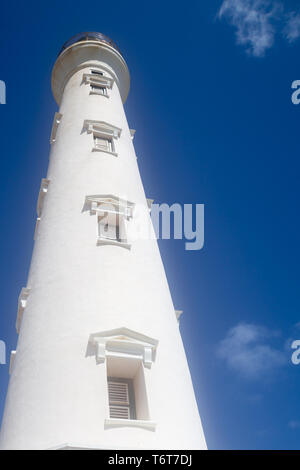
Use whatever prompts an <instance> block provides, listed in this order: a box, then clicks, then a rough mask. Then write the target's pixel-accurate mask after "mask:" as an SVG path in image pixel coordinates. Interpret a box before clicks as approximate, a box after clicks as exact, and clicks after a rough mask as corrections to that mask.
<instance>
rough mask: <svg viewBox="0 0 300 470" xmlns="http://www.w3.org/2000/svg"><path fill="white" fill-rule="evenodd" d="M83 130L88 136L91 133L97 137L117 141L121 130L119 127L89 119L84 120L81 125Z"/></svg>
mask: <svg viewBox="0 0 300 470" xmlns="http://www.w3.org/2000/svg"><path fill="white" fill-rule="evenodd" d="M83 130H85V131H86V132H87V133H88V134H91V133H93V134H94V135H96V136H97V135H99V136H103V137H113V138H114V139H117V138H119V137H120V136H121V132H122V129H120V128H119V127H116V126H113V125H112V124H108V123H107V122H104V121H94V120H91V119H86V120H85V121H84V123H83Z"/></svg>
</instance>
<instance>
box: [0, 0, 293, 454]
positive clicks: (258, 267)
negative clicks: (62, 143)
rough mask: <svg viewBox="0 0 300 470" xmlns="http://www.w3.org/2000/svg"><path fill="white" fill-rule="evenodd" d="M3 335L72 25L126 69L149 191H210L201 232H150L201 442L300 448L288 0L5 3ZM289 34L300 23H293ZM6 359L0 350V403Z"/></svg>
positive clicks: (160, 194)
mask: <svg viewBox="0 0 300 470" xmlns="http://www.w3.org/2000/svg"><path fill="white" fill-rule="evenodd" d="M1 8H2V9H1V16H0V25H1V33H2V41H1V44H0V58H1V67H0V79H1V80H4V81H5V82H6V86H7V104H6V105H0V122H1V128H0V129H1V159H0V168H1V171H0V177H1V185H0V195H1V197H0V208H1V216H2V224H1V231H0V251H1V269H0V276H1V279H0V282H1V287H2V289H1V297H0V304H1V305H0V339H2V340H4V341H5V342H6V344H7V350H8V352H9V351H10V350H11V349H14V348H15V346H16V340H17V336H16V333H15V328H14V324H15V318H16V310H17V299H18V295H19V292H20V289H21V288H22V287H23V286H26V279H27V273H28V269H29V264H30V259H31V253H32V248H33V231H34V225H35V216H36V214H35V210H36V201H37V195H38V190H39V186H40V180H41V178H42V177H44V176H45V175H46V170H47V164H48V154H49V135H50V130H51V124H52V119H53V114H54V112H55V111H56V104H55V102H54V99H53V97H52V94H51V89H50V75H51V68H52V66H53V63H54V61H55V58H56V55H57V53H58V51H59V50H60V48H61V46H62V44H63V43H64V42H65V41H66V40H67V39H69V38H70V37H71V36H72V35H74V34H76V33H78V32H80V31H87V30H90V31H101V32H103V33H105V34H107V35H108V36H110V37H111V38H112V39H113V40H115V41H116V42H117V43H118V45H119V46H120V48H121V49H122V51H123V54H124V57H125V58H126V61H127V63H128V66H129V69H130V72H131V77H132V82H131V92H130V95H129V98H128V101H127V103H126V113H127V117H128V121H129V125H130V127H132V128H135V129H136V130H137V133H136V137H135V147H136V153H137V155H138V158H139V166H140V171H141V174H142V178H143V182H144V186H145V190H146V194H147V196H148V197H150V198H153V199H155V201H156V202H160V203H162V202H166V203H169V204H172V203H174V202H178V203H181V204H183V203H193V204H196V203H198V204H200V203H203V204H205V246H204V248H203V249H202V250H200V251H197V252H195V251H186V250H185V243H184V241H179V240H173V241H172V240H171V241H167V240H165V241H160V248H161V253H162V257H163V261H164V264H165V268H166V273H167V277H168V280H169V284H170V289H171V293H172V297H173V300H174V305H175V307H176V308H177V309H183V310H184V314H183V317H182V320H181V332H182V336H183V340H184V343H185V347H186V352H187V356H188V360H189V364H190V369H191V373H192V377H193V381H194V386H195V392H196V396H197V400H198V404H199V410H200V413H201V417H202V421H203V427H204V431H205V434H206V438H207V442H208V446H209V448H211V449H242V448H246V449H265V448H267V449H276V448H280V449H299V442H300V439H299V438H300V408H299V387H300V365H299V366H298V367H297V366H295V365H292V363H291V360H290V358H291V352H292V351H291V349H290V345H291V342H292V340H295V339H300V327H299V322H300V315H299V310H300V298H299V270H300V268H299V266H300V249H299V220H298V212H299V196H300V190H299V173H300V163H299V137H298V136H299V123H300V106H295V105H293V104H292V102H291V94H292V90H291V84H292V82H293V81H294V80H297V79H300V37H299V36H300V16H298V15H299V14H300V6H299V2H296V1H284V2H283V1H280V0H278V1H276V2H275V1H264V2H263V1H262V0H253V1H250V0H243V1H242V0H227V1H222V0H220V1H216V0H207V1H200V0H199V1H188V2H185V4H184V7H183V5H182V3H181V2H180V3H179V2H178V3H176V2H173V1H172V2H171V1H169V0H166V1H164V2H161V1H160V2H158V1H156V0H154V1H152V2H151V3H149V2H140V1H128V2H124V1H119V0H116V1H115V2H114V3H113V4H109V3H108V4H106V5H105V7H103V4H102V3H94V4H93V7H92V9H91V8H88V5H86V6H85V7H83V4H82V2H78V1H76V0H74V1H72V2H70V1H68V0H65V1H64V2H58V1H57V0H53V1H52V2H51V3H49V4H48V3H47V4H46V3H45V2H31V1H27V2H5V4H3V5H2V7H1ZM298 37H299V38H298ZM7 381H8V366H7V365H0V414H2V410H3V406H4V398H5V394H6V387H7Z"/></svg>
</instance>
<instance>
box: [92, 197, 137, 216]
mask: <svg viewBox="0 0 300 470" xmlns="http://www.w3.org/2000/svg"><path fill="white" fill-rule="evenodd" d="M84 209H85V210H89V211H90V213H91V215H92V214H97V213H100V214H104V213H113V214H117V215H121V216H124V217H126V218H127V219H130V218H131V217H132V215H133V209H134V203H133V202H130V201H126V200H125V199H121V198H118V197H116V196H113V195H111V194H106V195H94V196H87V197H86V201H85V207H84Z"/></svg>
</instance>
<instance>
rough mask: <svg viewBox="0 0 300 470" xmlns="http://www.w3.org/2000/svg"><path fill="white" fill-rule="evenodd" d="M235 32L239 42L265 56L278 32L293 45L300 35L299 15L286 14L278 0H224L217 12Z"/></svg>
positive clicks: (257, 54)
mask: <svg viewBox="0 0 300 470" xmlns="http://www.w3.org/2000/svg"><path fill="white" fill-rule="evenodd" d="M218 17H219V18H224V19H226V20H227V21H228V22H229V23H230V24H231V25H232V26H234V27H235V29H236V38H237V43H238V44H240V45H243V46H245V47H246V50H247V52H248V53H249V54H251V55H253V56H256V57H263V56H264V55H265V53H266V51H267V50H268V49H270V48H271V47H272V46H273V44H274V41H275V36H276V33H277V32H278V31H280V32H281V33H282V35H283V36H284V37H285V38H286V39H287V40H288V41H289V42H293V41H295V40H296V39H297V38H298V37H299V36H300V14H298V13H296V12H293V11H292V12H287V11H286V10H285V8H284V5H283V3H282V1H279V0H223V2H222V5H221V7H220V9H219V12H218Z"/></svg>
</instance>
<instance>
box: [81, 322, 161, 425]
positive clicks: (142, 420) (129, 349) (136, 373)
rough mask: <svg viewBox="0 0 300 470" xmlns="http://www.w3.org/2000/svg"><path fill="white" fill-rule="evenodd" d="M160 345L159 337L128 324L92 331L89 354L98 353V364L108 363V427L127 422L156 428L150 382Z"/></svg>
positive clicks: (96, 354)
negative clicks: (150, 395)
mask: <svg viewBox="0 0 300 470" xmlns="http://www.w3.org/2000/svg"><path fill="white" fill-rule="evenodd" d="M157 345H158V341H157V340H156V339H154V338H150V337H149V336H145V335H143V334H142V333H139V332H137V331H133V330H129V329H128V328H124V327H122V328H115V329H113V330H109V331H99V332H97V333H92V334H91V335H90V337H89V343H88V351H89V353H88V355H89V356H93V355H95V356H96V364H97V365H101V364H103V363H106V371H105V375H106V379H107V397H108V401H107V418H106V419H105V421H104V424H105V428H111V427H118V426H124V425H126V426H131V427H140V428H143V429H148V430H151V431H155V428H156V423H155V422H154V421H152V420H151V418H150V412H149V402H148V392H147V388H148V387H147V383H148V380H149V377H150V373H151V371H150V369H151V365H152V363H153V362H154V361H155V357H156V349H157ZM103 372H104V371H103ZM103 372H102V373H103ZM147 376H148V377H147Z"/></svg>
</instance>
